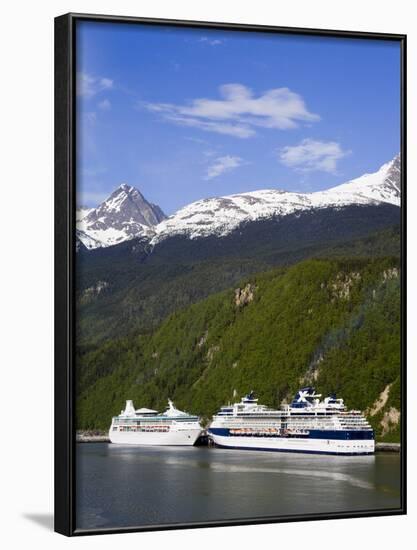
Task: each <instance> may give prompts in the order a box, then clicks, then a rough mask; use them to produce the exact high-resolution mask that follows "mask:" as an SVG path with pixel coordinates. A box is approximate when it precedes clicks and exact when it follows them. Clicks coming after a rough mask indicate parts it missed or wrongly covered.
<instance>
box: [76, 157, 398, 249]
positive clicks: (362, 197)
mask: <svg viewBox="0 0 417 550" xmlns="http://www.w3.org/2000/svg"><path fill="white" fill-rule="evenodd" d="M400 179H401V160H400V156H399V155H397V156H396V157H395V158H394V159H393V160H391V161H390V162H387V163H386V164H384V165H383V166H381V168H380V169H379V170H378V171H377V172H374V173H372V174H364V175H363V176H360V177H359V178H356V179H353V180H351V181H348V182H347V183H344V184H342V185H338V186H336V187H332V188H331V189H326V190H324V191H316V192H314V193H294V192H289V191H282V190H279V189H264V190H259V191H252V192H247V193H240V194H236V195H228V196H224V197H214V198H207V199H202V200H199V201H196V202H193V203H191V204H188V205H187V206H184V207H183V208H181V209H180V210H178V211H177V212H176V213H175V214H173V215H172V216H169V217H168V218H167V217H166V216H165V214H164V213H163V212H162V210H161V209H160V208H159V206H157V205H155V204H151V203H149V202H148V201H147V200H146V199H145V198H144V197H143V195H142V194H141V193H140V192H139V191H138V190H137V189H135V188H134V187H131V186H129V185H127V184H123V185H121V186H120V187H118V188H117V189H116V190H115V191H114V192H113V193H112V194H111V195H110V197H109V198H108V199H107V200H105V201H104V202H103V203H102V204H101V205H99V206H98V207H97V208H91V209H88V208H83V209H80V210H79V211H77V220H78V221H77V238H78V239H79V240H80V241H81V243H82V244H83V245H84V246H85V247H87V248H88V249H93V248H98V247H106V246H110V245H113V244H118V243H121V242H123V241H125V240H128V239H132V238H134V237H139V236H141V237H145V238H147V239H149V241H150V243H151V245H156V244H157V243H158V242H160V241H162V240H164V239H166V238H168V237H171V236H174V235H185V236H187V237H189V238H190V239H195V238H198V237H207V236H209V235H215V236H219V237H223V236H225V235H227V234H229V233H231V232H232V231H233V230H234V229H236V228H237V227H238V226H239V225H241V224H243V223H247V222H251V221H256V220H261V219H267V218H272V217H283V216H287V215H289V214H293V213H297V212H302V211H307V210H319V209H324V208H342V207H345V206H350V205H378V204H382V203H388V204H392V205H395V206H400V201H401V190H400Z"/></svg>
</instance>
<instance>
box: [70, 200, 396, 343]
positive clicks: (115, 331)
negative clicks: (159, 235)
mask: <svg viewBox="0 0 417 550" xmlns="http://www.w3.org/2000/svg"><path fill="white" fill-rule="evenodd" d="M399 215H400V211H399V208H397V207H395V206H392V205H379V206H350V207H347V208H343V209H334V208H333V209H323V210H316V211H312V212H302V213H297V214H294V215H289V216H286V217H284V218H282V219H281V218H279V219H267V220H259V221H257V222H256V223H249V224H247V225H244V226H241V227H239V228H238V229H237V230H235V231H234V232H232V233H231V234H230V235H228V236H227V237H223V238H218V237H206V238H201V239H194V240H193V239H188V238H187V237H184V236H175V237H172V238H169V239H166V240H164V241H162V242H161V243H159V244H158V245H157V246H156V247H154V248H152V247H150V246H149V243H148V241H146V240H143V239H135V240H132V241H126V242H124V243H121V244H119V245H117V246H113V247H109V248H105V249H97V250H92V251H90V252H85V253H80V254H78V257H77V290H78V292H77V301H78V307H77V312H78V323H77V327H78V331H77V341H78V344H79V345H80V346H81V347H83V346H84V347H85V346H91V345H96V344H98V343H101V342H102V341H104V340H106V339H108V338H114V337H115V336H119V337H121V336H125V335H127V334H129V333H135V332H136V333H137V332H149V331H152V330H154V329H155V328H156V327H157V326H158V325H159V324H160V323H161V321H162V320H164V319H165V317H166V316H167V315H169V314H171V313H172V312H174V311H177V310H178V309H181V308H184V307H186V306H188V305H190V304H192V303H195V302H197V301H199V300H202V299H204V298H206V297H208V296H210V295H211V294H213V293H216V292H219V291H221V290H225V289H227V288H230V287H232V286H233V285H235V284H237V283H238V282H239V281H240V280H241V279H242V278H244V277H247V276H249V275H251V274H253V273H257V272H262V271H265V270H267V269H270V268H272V267H277V266H288V265H291V264H294V263H296V262H299V261H301V260H304V259H307V258H312V257H317V256H323V255H324V256H329V255H331V256H334V255H350V256H372V257H375V256H386V255H390V254H392V255H398V254H399V248H400V247H399V225H398V222H399Z"/></svg>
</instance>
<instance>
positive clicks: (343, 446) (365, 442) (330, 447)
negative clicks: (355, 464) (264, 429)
mask: <svg viewBox="0 0 417 550" xmlns="http://www.w3.org/2000/svg"><path fill="white" fill-rule="evenodd" d="M209 437H210V438H211V439H212V441H213V442H214V444H215V445H216V446H217V447H223V448H228V449H242V450H252V451H276V452H286V453H310V454H311V453H312V454H330V455H370V454H373V453H374V452H375V441H374V440H373V439H358V440H355V439H350V440H343V439H312V438H308V437H304V438H302V437H297V438H291V437H251V436H249V437H248V436H228V435H219V434H215V433H213V432H211V431H209Z"/></svg>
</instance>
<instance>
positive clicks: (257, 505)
mask: <svg viewBox="0 0 417 550" xmlns="http://www.w3.org/2000/svg"><path fill="white" fill-rule="evenodd" d="M399 506H400V457H399V455H398V454H390V453H387V454H386V453H380V454H376V455H375V456H362V457H337V456H325V455H301V454H300V455H298V454H286V453H267V452H257V451H234V450H222V449H212V448H208V447H150V448H146V447H124V446H117V445H110V444H107V443H81V444H78V445H77V527H78V528H80V529H82V528H104V527H127V526H140V525H150V524H163V523H165V524H167V523H184V522H195V521H197V522H198V521H205V520H211V521H213V520H227V519H241V518H250V517H256V516H259V517H265V516H280V515H291V514H308V513H313V512H314V513H318V512H324V513H326V512H335V511H357V510H376V509H383V508H398V507H399Z"/></svg>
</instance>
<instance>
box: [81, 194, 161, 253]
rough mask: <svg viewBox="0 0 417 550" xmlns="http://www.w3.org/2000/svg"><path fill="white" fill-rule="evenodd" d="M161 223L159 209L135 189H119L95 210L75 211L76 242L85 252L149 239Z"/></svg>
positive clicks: (83, 209)
mask: <svg viewBox="0 0 417 550" xmlns="http://www.w3.org/2000/svg"><path fill="white" fill-rule="evenodd" d="M163 219H165V214H164V213H163V212H162V210H161V209H160V208H159V206H157V205H155V204H152V203H150V202H148V201H147V200H146V199H145V197H144V196H143V195H142V194H141V193H140V192H139V191H138V190H137V189H136V188H135V187H132V186H130V185H127V184H126V183H124V184H122V185H120V186H119V187H118V188H117V189H116V190H115V191H114V192H113V193H112V194H111V195H110V197H109V198H108V199H106V200H105V201H104V202H103V203H101V204H100V205H99V206H98V207H97V208H91V209H86V208H82V209H79V210H77V238H78V239H79V240H80V241H81V242H82V244H83V245H84V246H85V247H87V248H88V249H91V248H98V247H102V246H110V245H113V244H118V243H120V242H123V241H125V240H128V239H132V238H134V237H138V236H149V237H151V236H153V235H154V234H155V231H154V230H153V228H154V227H155V226H156V225H157V224H158V223H159V222H161V221H162V220H163Z"/></svg>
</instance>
